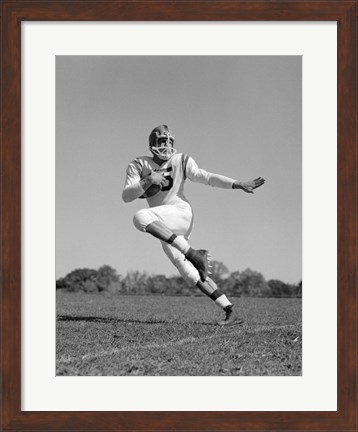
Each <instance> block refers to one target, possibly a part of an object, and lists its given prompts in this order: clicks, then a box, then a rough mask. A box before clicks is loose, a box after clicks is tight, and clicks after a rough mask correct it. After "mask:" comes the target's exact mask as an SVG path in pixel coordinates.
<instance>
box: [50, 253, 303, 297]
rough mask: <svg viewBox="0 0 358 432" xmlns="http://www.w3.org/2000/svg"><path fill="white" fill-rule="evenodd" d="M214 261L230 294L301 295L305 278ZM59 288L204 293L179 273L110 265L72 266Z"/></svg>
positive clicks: (219, 280) (214, 272)
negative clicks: (285, 278)
mask: <svg viewBox="0 0 358 432" xmlns="http://www.w3.org/2000/svg"><path fill="white" fill-rule="evenodd" d="M211 264H212V274H211V275H210V277H211V278H212V279H213V280H214V281H215V282H216V283H217V285H218V287H219V288H220V289H221V290H222V291H223V292H224V293H225V294H227V295H230V296H233V297H240V296H242V297H302V281H300V282H299V283H297V284H288V283H285V282H282V281H281V280H279V279H270V280H268V281H266V280H265V278H264V276H263V275H262V274H261V273H260V272H257V271H254V270H251V269H249V268H247V269H246V270H243V271H238V270H236V271H234V272H229V270H228V269H227V267H226V266H225V265H224V264H223V263H221V262H219V261H212V262H211ZM56 290H64V291H66V292H84V293H102V292H108V293H117V294H127V295H129V294H131V295H149V294H159V295H184V296H191V295H202V294H201V292H200V291H199V290H198V289H195V288H192V287H190V286H188V285H187V283H186V282H185V281H184V280H183V279H182V278H181V277H180V276H171V277H167V276H164V275H150V274H148V273H145V272H139V271H138V270H136V271H129V272H127V273H126V274H125V275H120V274H118V273H117V271H116V270H115V269H113V268H112V267H110V266H108V265H104V266H102V267H100V268H99V269H98V270H93V269H88V268H82V269H76V270H73V271H72V272H70V273H68V274H67V275H66V276H65V277H63V278H60V279H58V280H57V281H56Z"/></svg>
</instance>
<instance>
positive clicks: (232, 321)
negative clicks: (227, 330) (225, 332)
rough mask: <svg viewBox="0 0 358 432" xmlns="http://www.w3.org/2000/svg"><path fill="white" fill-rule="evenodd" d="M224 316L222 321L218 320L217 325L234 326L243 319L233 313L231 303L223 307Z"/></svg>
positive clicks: (239, 323)
mask: <svg viewBox="0 0 358 432" xmlns="http://www.w3.org/2000/svg"><path fill="white" fill-rule="evenodd" d="M224 312H225V317H224V319H223V320H222V321H219V322H218V323H217V324H218V325H219V326H234V325H241V324H242V323H243V322H244V321H243V320H242V319H241V318H238V317H236V316H235V314H234V313H233V312H234V311H233V305H229V306H226V307H224Z"/></svg>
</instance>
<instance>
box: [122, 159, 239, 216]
mask: <svg viewBox="0 0 358 432" xmlns="http://www.w3.org/2000/svg"><path fill="white" fill-rule="evenodd" d="M151 171H158V172H164V177H165V179H166V181H165V184H164V186H163V187H162V189H161V191H159V192H158V193H157V194H156V195H154V196H152V197H150V198H147V201H148V204H149V207H155V206H159V205H166V204H172V205H177V204H182V203H183V202H186V203H188V200H187V199H186V198H185V196H184V182H185V180H186V179H187V178H189V179H190V180H192V181H194V182H198V183H203V184H206V185H210V186H214V187H219V188H224V189H229V188H231V187H232V185H233V183H234V182H235V180H234V179H231V178H229V177H224V176H222V175H219V174H213V173H209V172H207V171H205V170H203V169H201V168H199V167H198V165H197V164H196V162H195V161H194V159H193V158H192V157H191V156H188V155H185V154H183V153H176V154H175V155H173V156H172V157H171V158H170V159H169V160H168V161H165V162H163V164H162V165H158V164H156V163H155V162H154V160H153V158H151V157H149V156H140V157H138V158H136V159H134V161H133V162H131V163H130V164H129V166H128V168H127V175H126V181H125V184H124V190H126V189H130V188H131V186H134V185H137V184H138V183H139V182H140V181H141V180H142V179H143V178H144V177H146V176H148V175H149V173H150V172H151ZM137 197H138V195H137Z"/></svg>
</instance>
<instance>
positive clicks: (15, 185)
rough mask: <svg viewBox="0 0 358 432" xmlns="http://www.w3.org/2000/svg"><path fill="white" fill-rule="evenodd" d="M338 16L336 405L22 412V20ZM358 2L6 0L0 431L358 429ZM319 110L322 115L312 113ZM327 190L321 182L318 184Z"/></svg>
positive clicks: (3, 25)
mask: <svg viewBox="0 0 358 432" xmlns="http://www.w3.org/2000/svg"><path fill="white" fill-rule="evenodd" d="M32 20H36V21H63V20H68V21H74V20H76V21H97V20H100V21H108V20H110V21H114V20H122V21H123V20H125V21H226V20H230V21H233V20H238V21H239V20H240V21H243V20H249V21H271V20H272V21H282V20H285V21H337V22H338V167H337V168H338V341H337V342H338V411H334V412H205V413H201V412H28V411H21V406H20V396H21V369H20V355H21V331H20V330H21V327H20V317H21V309H20V306H21V296H20V294H21V285H20V283H21V277H20V272H21V121H20V120H21V99H20V94H21V93H20V91H21V82H20V73H21V57H20V54H21V52H20V50H21V46H20V41H21V26H20V24H21V21H32ZM356 31H357V0H347V1H345V0H337V1H336V0H323V1H319V0H287V1H280V0H277V1H271V0H267V1H264V0H263V1H246V2H245V1H242V0H231V1H230V0H228V1H226V0H209V1H200V0H199V1H196V0H188V1H184V0H171V1H169V0H162V1H158V0H150V1H149V0H147V1H144V0H142V1H140V0H109V1H107V0H97V1H93V0H92V1H87V0H77V1H73V0H53V1H51V0H42V1H34V0H22V1H21V0H18V1H16V0H12V1H11V0H3V2H2V9H1V126H2V130H1V201H2V202H1V251H2V254H1V269H2V272H1V288H2V290H1V323H2V325H1V339H2V345H1V363H2V374H1V378H2V382H1V385H2V407H1V414H2V419H1V426H2V430H4V431H15V430H16V431H20V430H21V431H30V430H31V431H35V430H36V431H51V430H57V431H70V430H73V431H75V430H76V431H77V430H82V431H94V430H101V431H134V430H136V431H147V430H151V431H165V430H171V431H188V430H190V431H209V430H210V431H214V430H215V431H224V430H225V431H237V430H256V431H263V430H287V431H288V430H306V431H308V430H310V431H314V430H315V431H317V430H320V431H323V430H324V431H326V430H327V431H328V430H329V431H333V430H335V431H354V430H356V428H357V406H356V403H357V395H356V391H357V297H356V296H357V290H356V283H357V272H356V265H357V247H356V246H357V219H356V216H357V213H356V210H357V193H356V179H357V140H356V138H357V136H356V125H357V99H356V94H357V84H356V80H357V51H356V39H357V32H356ZM318 115H319V113H318ZM318 187H324V185H318Z"/></svg>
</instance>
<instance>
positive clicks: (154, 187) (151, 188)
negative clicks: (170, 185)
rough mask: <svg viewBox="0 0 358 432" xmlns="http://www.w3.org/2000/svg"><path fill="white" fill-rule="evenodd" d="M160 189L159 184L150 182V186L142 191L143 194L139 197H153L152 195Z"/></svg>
mask: <svg viewBox="0 0 358 432" xmlns="http://www.w3.org/2000/svg"><path fill="white" fill-rule="evenodd" d="M161 189H162V187H161V186H160V185H157V184H152V185H151V186H149V188H148V189H147V190H146V191H145V192H144V194H143V195H141V196H140V197H139V198H150V197H153V196H154V195H156V194H157V193H158V192H159V191H160V190H161Z"/></svg>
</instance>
